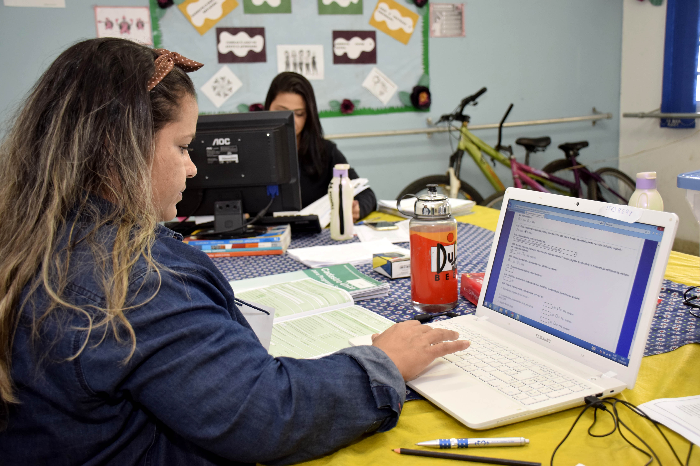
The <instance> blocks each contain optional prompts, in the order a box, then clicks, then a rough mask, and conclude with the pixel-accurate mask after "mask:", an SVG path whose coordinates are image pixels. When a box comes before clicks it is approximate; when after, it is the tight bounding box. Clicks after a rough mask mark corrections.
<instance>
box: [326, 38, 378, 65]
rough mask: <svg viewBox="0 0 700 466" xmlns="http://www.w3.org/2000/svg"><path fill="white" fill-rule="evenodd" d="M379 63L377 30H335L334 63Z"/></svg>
mask: <svg viewBox="0 0 700 466" xmlns="http://www.w3.org/2000/svg"><path fill="white" fill-rule="evenodd" d="M359 63H362V64H366V63H377V33H376V32H375V31H333V64H334V65H352V64H359Z"/></svg>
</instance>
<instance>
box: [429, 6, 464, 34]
mask: <svg viewBox="0 0 700 466" xmlns="http://www.w3.org/2000/svg"><path fill="white" fill-rule="evenodd" d="M430 37H464V3H431V4H430Z"/></svg>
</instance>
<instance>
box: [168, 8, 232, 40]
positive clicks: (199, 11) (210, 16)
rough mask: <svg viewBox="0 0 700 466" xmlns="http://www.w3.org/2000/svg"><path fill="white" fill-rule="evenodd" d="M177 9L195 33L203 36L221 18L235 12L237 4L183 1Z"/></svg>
mask: <svg viewBox="0 0 700 466" xmlns="http://www.w3.org/2000/svg"><path fill="white" fill-rule="evenodd" d="M177 7H178V9H179V10H180V11H181V12H182V14H183V15H185V18H187V20H188V21H189V22H190V23H192V26H194V28H195V29H196V30H197V32H199V34H200V35H204V33H206V32H207V31H208V30H209V29H211V28H212V27H214V25H216V23H218V22H219V21H220V20H221V18H223V17H224V16H226V15H227V14H229V13H231V12H232V11H233V10H235V9H236V8H237V7H238V2H237V1H236V0H185V1H184V2H182V3H180V4H179V5H178V6H177Z"/></svg>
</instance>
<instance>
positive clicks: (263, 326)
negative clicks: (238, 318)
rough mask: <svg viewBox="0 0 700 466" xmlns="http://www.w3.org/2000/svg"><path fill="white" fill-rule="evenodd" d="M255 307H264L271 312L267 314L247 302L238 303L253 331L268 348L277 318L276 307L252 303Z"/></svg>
mask: <svg viewBox="0 0 700 466" xmlns="http://www.w3.org/2000/svg"><path fill="white" fill-rule="evenodd" d="M250 304H252V305H253V306H255V307H259V308H260V309H264V310H266V311H267V312H269V313H270V314H269V315H268V314H265V313H264V312H260V311H258V310H257V309H253V308H252V307H250V306H246V305H245V304H240V303H236V305H237V306H238V309H239V310H240V311H241V313H242V314H243V316H244V317H245V320H247V321H248V323H249V324H250V326H251V327H252V328H253V331H254V332H255V334H256V335H257V336H258V340H260V343H262V345H263V346H264V347H265V349H266V350H269V349H270V340H271V339H272V323H273V321H274V320H275V308H274V307H270V306H263V305H262V304H257V303H250Z"/></svg>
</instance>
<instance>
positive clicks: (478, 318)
mask: <svg viewBox="0 0 700 466" xmlns="http://www.w3.org/2000/svg"><path fill="white" fill-rule="evenodd" d="M488 318H489V316H479V317H477V319H476V321H477V322H481V321H482V320H488Z"/></svg>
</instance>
